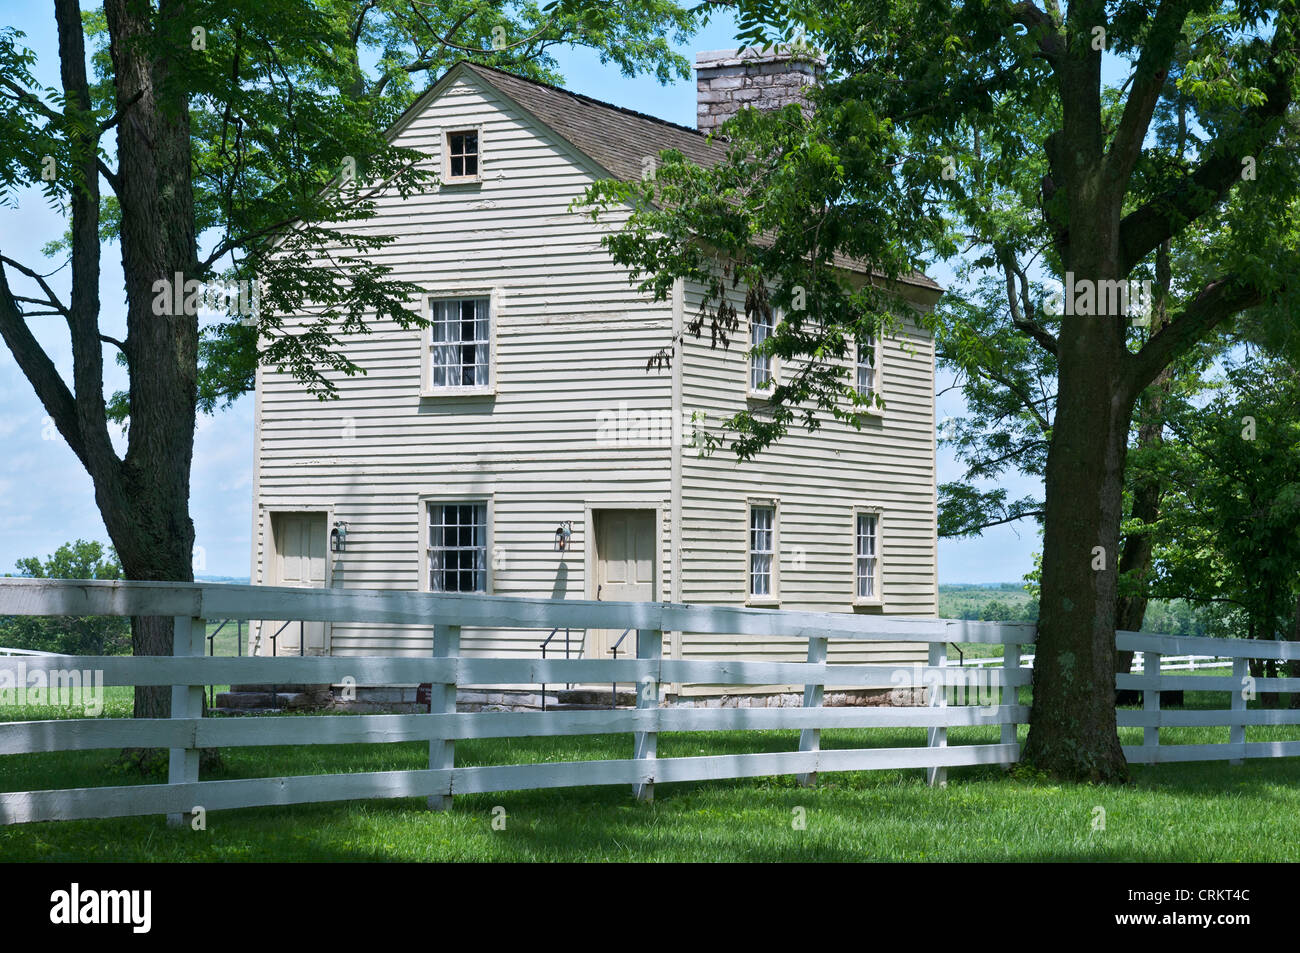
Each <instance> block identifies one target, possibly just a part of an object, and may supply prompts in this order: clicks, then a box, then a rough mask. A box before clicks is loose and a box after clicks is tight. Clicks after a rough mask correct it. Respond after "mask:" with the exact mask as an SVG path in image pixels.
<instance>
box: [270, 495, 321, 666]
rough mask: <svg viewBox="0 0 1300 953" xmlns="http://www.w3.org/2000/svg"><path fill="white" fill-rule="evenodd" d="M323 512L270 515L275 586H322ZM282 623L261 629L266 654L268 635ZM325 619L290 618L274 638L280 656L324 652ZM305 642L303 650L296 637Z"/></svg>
mask: <svg viewBox="0 0 1300 953" xmlns="http://www.w3.org/2000/svg"><path fill="white" fill-rule="evenodd" d="M325 524H326V517H325V514H324V513H276V514H274V515H273V516H272V518H271V525H272V529H273V532H274V535H275V580H274V584H275V585H277V586H295V587H302V588H306V589H323V588H325V560H326V551H327V549H328V543H327V533H326V525H325ZM282 625H284V620H280V621H276V622H266V623H264V625H263V629H262V633H263V634H262V643H263V645H264V646H265V651H266V653H267V654H268V655H269V654H270V651H271V645H270V639H271V635H272V634H273V633H274V632H276V631H278V630H279V629H280V627H281V626H282ZM326 625H327V623H325V622H302V621H300V620H297V619H291V620H289V625H288V626H286V627H285V629H284V631H283V632H280V635H279V636H278V637H277V639H276V653H277V654H279V655H298V654H303V655H326V654H328V643H327V640H326ZM300 639H304V640H305V641H306V646H305V650H304V647H303V646H301V645H300V643H299V640H300Z"/></svg>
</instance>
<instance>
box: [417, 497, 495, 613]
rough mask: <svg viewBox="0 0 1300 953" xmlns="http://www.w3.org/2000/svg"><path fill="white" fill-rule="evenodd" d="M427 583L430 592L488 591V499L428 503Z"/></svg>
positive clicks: (426, 529)
mask: <svg viewBox="0 0 1300 953" xmlns="http://www.w3.org/2000/svg"><path fill="white" fill-rule="evenodd" d="M424 507H425V520H426V522H425V547H424V550H425V565H424V571H425V581H426V584H427V586H428V588H429V591H430V592H487V591H488V547H489V542H488V529H489V523H488V518H489V517H488V514H489V507H488V502H487V501H486V500H425V501H424Z"/></svg>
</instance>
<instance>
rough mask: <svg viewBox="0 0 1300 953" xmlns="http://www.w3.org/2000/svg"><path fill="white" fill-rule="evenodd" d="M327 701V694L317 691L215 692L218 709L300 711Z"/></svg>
mask: <svg viewBox="0 0 1300 953" xmlns="http://www.w3.org/2000/svg"><path fill="white" fill-rule="evenodd" d="M328 702H329V695H328V694H325V695H324V696H323V697H322V695H321V693H319V692H270V691H266V692H251V691H239V692H233V691H232V692H220V693H218V694H217V698H216V705H215V707H216V708H217V709H218V710H222V709H232V710H242V711H248V710H251V709H267V710H270V711H276V710H280V709H290V710H294V711H302V710H304V709H311V708H323V707H325V706H326V705H327V704H328Z"/></svg>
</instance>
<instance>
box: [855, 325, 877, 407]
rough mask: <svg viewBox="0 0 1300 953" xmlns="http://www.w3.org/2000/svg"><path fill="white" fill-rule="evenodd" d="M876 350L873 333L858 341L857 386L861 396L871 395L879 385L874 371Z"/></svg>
mask: <svg viewBox="0 0 1300 953" xmlns="http://www.w3.org/2000/svg"><path fill="white" fill-rule="evenodd" d="M877 350H878V348H877V343H876V336H875V335H874V334H871V335H868V336H867V337H865V338H862V339H860V340H859V341H858V355H857V388H858V393H859V394H860V395H861V396H863V397H871V396H872V395H874V394H875V393H876V391H877V390H878V389H879V386H880V378H879V375H878V374H877V373H876V363H877V360H878V355H877Z"/></svg>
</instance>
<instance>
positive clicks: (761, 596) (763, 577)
mask: <svg viewBox="0 0 1300 953" xmlns="http://www.w3.org/2000/svg"><path fill="white" fill-rule="evenodd" d="M776 520H777V514H776V503H775V502H774V501H771V500H761V501H751V502H750V504H749V533H748V536H749V545H748V552H749V569H748V575H749V589H748V592H749V601H750V602H776V601H777V598H778V589H779V579H778V575H779V570H780V566H779V563H778V560H777V555H776V554H777V522H776Z"/></svg>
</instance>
